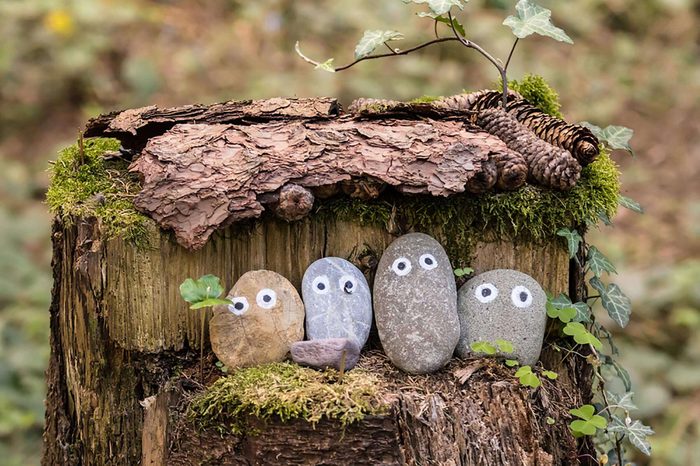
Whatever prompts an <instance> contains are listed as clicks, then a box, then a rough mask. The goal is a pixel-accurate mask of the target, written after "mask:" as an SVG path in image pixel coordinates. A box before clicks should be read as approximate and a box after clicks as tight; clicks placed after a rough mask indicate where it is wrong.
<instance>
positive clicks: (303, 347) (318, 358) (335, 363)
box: [290, 338, 360, 371]
mask: <svg viewBox="0 0 700 466" xmlns="http://www.w3.org/2000/svg"><path fill="white" fill-rule="evenodd" d="M290 352H291V354H292V360H293V361H294V362H295V363H297V364H300V365H302V366H309V367H313V368H315V369H326V368H329V367H332V368H334V369H337V370H340V368H341V366H343V365H344V370H346V371H349V370H350V369H352V368H353V367H355V364H357V361H359V359H360V348H359V347H358V346H357V345H356V344H355V342H354V341H353V340H350V339H348V338H328V339H325V340H307V341H298V342H295V343H292V346H291V349H290ZM343 352H344V353H345V362H344V363H343Z"/></svg>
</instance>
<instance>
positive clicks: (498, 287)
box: [457, 269, 547, 365]
mask: <svg viewBox="0 0 700 466" xmlns="http://www.w3.org/2000/svg"><path fill="white" fill-rule="evenodd" d="M546 303H547V296H546V294H545V292H544V290H543V289H542V287H541V286H540V284H539V283H537V281H535V279H534V278H532V277H530V276H529V275H526V274H524V273H522V272H518V271H517V270H507V269H498V270H491V271H489V272H485V273H482V274H480V275H477V276H476V277H474V278H472V279H471V280H469V281H468V282H467V283H465V284H464V285H462V287H461V288H460V289H459V294H458V307H459V320H460V326H461V331H462V334H461V337H460V340H459V344H458V345H457V355H458V356H460V357H466V356H469V355H470V354H471V349H470V345H471V344H472V343H474V342H479V341H485V342H489V343H494V342H495V341H496V340H499V339H500V340H506V341H509V342H511V343H512V344H513V347H514V351H513V353H512V354H503V353H499V354H498V355H499V356H504V357H508V358H512V359H517V360H518V361H519V362H520V364H523V365H525V364H527V365H534V364H535V363H536V362H537V360H538V359H539V358H540V352H541V351H542V341H543V339H544V332H545V327H546V325H547V310H546V307H545V306H546Z"/></svg>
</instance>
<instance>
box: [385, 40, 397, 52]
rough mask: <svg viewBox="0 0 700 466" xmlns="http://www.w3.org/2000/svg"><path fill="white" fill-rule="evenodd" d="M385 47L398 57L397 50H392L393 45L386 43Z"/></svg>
mask: <svg viewBox="0 0 700 466" xmlns="http://www.w3.org/2000/svg"><path fill="white" fill-rule="evenodd" d="M384 45H386V48H388V49H389V50H391V53H392V54H394V55H396V50H394V49H392V48H391V45H389V44H387V43H386V42H384Z"/></svg>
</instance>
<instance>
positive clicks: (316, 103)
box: [85, 98, 340, 151]
mask: <svg viewBox="0 0 700 466" xmlns="http://www.w3.org/2000/svg"><path fill="white" fill-rule="evenodd" d="M339 113H340V105H339V104H338V101H337V100H336V99H333V98H315V99H284V98H274V99H267V100H242V101H232V102H224V103H219V104H214V105H185V106H183V107H173V108H158V107H156V106H155V105H151V106H148V107H142V108H136V109H131V110H124V111H122V112H113V113H109V114H107V115H100V116H99V117H97V118H93V119H92V120H90V121H89V122H88V124H87V126H86V128H85V137H92V136H107V137H114V138H117V139H119V140H120V141H121V142H122V145H123V146H124V147H126V148H128V149H134V150H137V151H138V150H141V148H143V146H144V144H145V143H146V141H147V140H148V138H151V137H153V136H157V135H159V134H163V133H165V132H166V131H167V130H168V129H170V128H172V127H173V126H175V125H176V124H178V123H211V124H217V123H240V122H255V121H270V120H289V119H326V118H333V117H335V116H338V114H339Z"/></svg>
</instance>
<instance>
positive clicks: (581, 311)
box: [572, 302, 591, 323]
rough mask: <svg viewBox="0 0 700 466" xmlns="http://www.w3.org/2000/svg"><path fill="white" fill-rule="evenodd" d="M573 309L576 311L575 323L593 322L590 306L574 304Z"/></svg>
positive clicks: (579, 303) (580, 303)
mask: <svg viewBox="0 0 700 466" xmlns="http://www.w3.org/2000/svg"><path fill="white" fill-rule="evenodd" d="M572 307H573V308H574V309H575V310H576V317H574V318H573V321H574V322H586V323H588V322H590V321H591V308H590V307H588V304H586V303H583V302H578V303H576V304H573V305H572Z"/></svg>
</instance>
